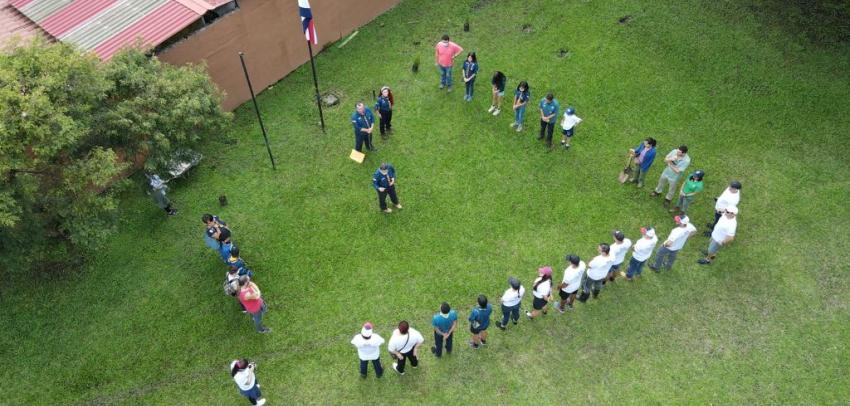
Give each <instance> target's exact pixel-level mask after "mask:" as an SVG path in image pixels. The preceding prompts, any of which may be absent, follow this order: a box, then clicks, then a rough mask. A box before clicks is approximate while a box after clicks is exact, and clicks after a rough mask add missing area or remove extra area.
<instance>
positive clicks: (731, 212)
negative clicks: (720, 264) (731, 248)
mask: <svg viewBox="0 0 850 406" xmlns="http://www.w3.org/2000/svg"><path fill="white" fill-rule="evenodd" d="M737 229H738V208H737V207H727V208H726V210H725V212H724V214H723V217H721V218H720V220H719V221H717V224H715V225H714V230H712V231H711V241H710V242H709V243H708V251H707V252H706V253H705V254H706V256H705V258H702V259H700V260H699V261H697V263H699V264H700V265H708V264H710V263H712V262H713V261H714V257H716V256H717V251H718V250H720V247H724V246H726V245H727V244H729V243H731V242H732V240H734V239H735V231H737Z"/></svg>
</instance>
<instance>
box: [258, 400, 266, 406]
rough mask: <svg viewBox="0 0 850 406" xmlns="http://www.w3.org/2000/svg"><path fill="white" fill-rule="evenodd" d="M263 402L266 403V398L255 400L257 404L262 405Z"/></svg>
mask: <svg viewBox="0 0 850 406" xmlns="http://www.w3.org/2000/svg"><path fill="white" fill-rule="evenodd" d="M264 404H266V398H262V399H260V400H258V401H257V406H263V405H264Z"/></svg>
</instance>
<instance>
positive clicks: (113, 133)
mask: <svg viewBox="0 0 850 406" xmlns="http://www.w3.org/2000/svg"><path fill="white" fill-rule="evenodd" d="M221 98H222V95H221V93H220V92H219V91H218V89H217V88H216V87H215V86H214V85H213V84H212V83H211V82H210V80H209V77H208V76H207V74H206V72H205V70H204V68H203V67H199V66H187V67H175V66H171V65H168V64H164V63H161V62H160V61H159V60H158V59H157V58H156V57H150V56H148V55H145V53H144V52H142V51H141V50H138V49H126V50H124V51H122V52H120V53H118V54H116V55H115V56H114V57H113V58H112V59H111V60H110V61H109V62H105V63H102V62H100V61H99V60H98V59H97V58H95V57H94V56H93V55H91V54H84V53H81V52H79V51H77V50H76V49H74V48H73V47H71V46H69V45H66V44H47V43H45V42H44V41H42V40H35V41H33V42H31V43H28V44H19V45H18V46H12V47H10V48H9V49H8V50H7V51H6V52H4V53H0V230H2V233H3V238H0V252H2V253H3V254H4V256H6V257H9V256H10V255H12V256H14V257H15V258H22V259H26V261H25V262H26V263H22V264H20V265H21V267H26V268H29V267H30V266H33V265H45V264H58V263H68V262H69V260H72V259H81V258H83V257H85V254H86V253H87V252H88V251H89V250H91V249H93V248H95V247H97V246H98V244H99V243H101V242H102V241H103V239H104V238H105V237H107V236H108V235H110V234H111V233H112V232H113V231H114V229H115V215H116V212H117V207H118V201H117V198H116V194H117V193H118V192H120V191H121V189H122V188H123V187H124V186H126V184H127V182H126V181H125V180H124V179H125V178H126V176H127V175H129V174H130V173H132V171H133V170H134V169H138V168H140V167H141V166H144V168H145V169H146V170H149V171H158V172H161V171H163V170H164V169H166V166H167V163H168V161H169V160H170V159H171V157H172V156H173V155H174V153H175V151H179V150H184V149H187V148H192V147H196V146H197V145H198V144H199V143H201V142H202V141H203V140H204V139H207V138H208V137H210V136H213V135H215V134H217V133H219V132H220V131H222V130H223V129H224V127H225V126H226V125H227V123H228V121H229V113H225V112H223V111H222V110H221V108H220V101H221Z"/></svg>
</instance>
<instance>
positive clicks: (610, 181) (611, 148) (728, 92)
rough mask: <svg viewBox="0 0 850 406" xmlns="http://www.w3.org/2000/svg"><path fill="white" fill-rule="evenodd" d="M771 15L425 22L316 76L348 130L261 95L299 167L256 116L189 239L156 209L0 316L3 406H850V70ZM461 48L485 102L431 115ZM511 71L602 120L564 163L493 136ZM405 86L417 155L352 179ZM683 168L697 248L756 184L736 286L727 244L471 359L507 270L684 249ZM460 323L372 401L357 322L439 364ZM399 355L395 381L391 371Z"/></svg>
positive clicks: (192, 204) (400, 156)
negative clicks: (384, 111)
mask: <svg viewBox="0 0 850 406" xmlns="http://www.w3.org/2000/svg"><path fill="white" fill-rule="evenodd" d="M771 4H774V3H772V2H761V1H752V0H747V1H745V2H736V1H719V2H717V1H715V2H709V1H676V2H662V1H654V2H653V1H621V0H616V1H579V0H577V1H519V0H511V1H508V0H503V1H500V0H490V1H477V2H475V1H469V0H464V1H460V0H456V1H450V0H408V1H404V2H403V3H402V4H401V5H399V6H398V7H397V8H395V9H393V10H391V11H390V12H388V13H386V14H385V15H383V16H381V17H379V18H378V19H377V20H376V21H374V22H373V23H371V24H369V25H367V26H366V27H363V28H362V29H361V30H360V34H359V35H358V36H357V37H356V38H355V39H354V40H352V41H351V42H350V43H348V45H346V46H345V47H344V48H342V49H338V48H337V47H335V46H334V47H331V48H329V49H328V50H326V51H325V52H323V53H322V54H321V56H319V57H318V59H317V65H318V69H319V75H320V77H319V81H320V85H321V87H322V89H323V90H330V91H334V92H336V93H337V94H340V95H341V96H342V104H341V105H340V106H338V107H333V108H330V109H327V110H325V119H326V121H327V124H328V129H327V133H326V134H322V132H321V130H320V129H319V127H318V125H317V123H318V119H317V115H316V112H315V105H314V104H313V99H312V97H313V94H312V92H313V89H312V82H311V80H310V73H309V66H302V67H301V68H300V69H298V70H297V71H295V72H294V73H292V74H291V75H289V76H288V77H287V78H285V79H284V80H282V81H281V82H280V83H278V84H277V85H275V86H274V87H273V88H272V89H269V90H267V91H265V92H263V93H262V94H261V95H260V96H259V98H258V99H259V102H260V104H261V107H262V111H263V114H264V117H265V119H266V126H267V128H268V129H269V131H270V139H271V142H272V150H273V151H274V153H275V154H276V157H277V160H278V170H277V171H272V170H271V168H270V165H269V163H268V159H267V156H266V151H265V148H264V146H263V145H262V137H261V134H260V131H259V126H258V125H257V124H256V120H255V117H254V112H253V110H252V109H253V107H251V106H250V105H245V106H242V108H240V109H239V110H237V112H236V118H235V123H234V126H233V128H232V131H231V132H230V133H229V134H222V137H221V139H220V140H215V141H214V142H211V143H210V144H209V145H208V147H207V148H206V149H205V150H204V151H203V152H204V154H205V156H206V159H205V161H204V163H203V164H202V165H201V166H200V167H199V168H197V169H196V170H194V172H193V173H191V175H190V176H189V178H188V179H186V180H181V181H179V182H177V183H176V184H173V187H172V193H171V196H172V198H173V200H174V201H175V202H176V204H177V206H178V208H179V209H180V214H179V215H178V216H176V217H174V218H165V217H164V216H163V214H162V212H161V211H159V210H158V209H157V208H156V207H155V206H154V205H153V203H152V202H151V201H150V200H149V199H148V198H147V197H145V196H144V195H143V194H142V193H141V188H139V189H137V190H133V191H131V192H129V193H127V195H126V197H125V198H124V199H123V200H122V208H121V220H120V221H121V223H120V230H121V231H120V233H119V234H118V235H116V236H115V237H114V238H113V240H112V241H111V242H110V243H109V244H108V245H107V246H105V247H104V248H103V249H102V250H100V251H99V252H98V254H97V257H96V258H95V259H94V260H93V261H92V262H91V263H90V265H88V266H87V267H85V268H84V269H82V270H80V271H78V272H68V273H57V274H54V275H42V276H35V277H33V278H31V279H27V280H25V279H23V278H20V277H14V276H13V277H12V281H11V283H9V284H6V288H4V289H3V291H2V296H0V305H2V308H3V309H4V311H3V312H0V322H2V325H3V328H2V333H0V346H2V348H3V350H2V352H3V353H4V354H5V357H4V358H5V359H6V362H7V366H6V367H5V368H3V371H2V373H0V377H2V380H3V382H4V385H3V386H4V388H7V391H6V394H5V395H4V396H3V398H2V400H0V404H9V405H18V404H45V405H48V404H49V405H56V404H199V405H202V404H212V405H215V404H242V403H244V404H247V401H245V400H244V399H243V398H241V397H240V395H239V394H238V393H237V392H236V388H235V385H234V384H233V382H232V380H231V378H230V376H229V373H228V365H229V362H230V360H232V359H234V358H236V357H243V356H245V357H249V358H251V359H253V360H256V361H257V362H258V364H259V371H258V376H259V379H260V381H261V383H262V389H263V392H264V394H265V396H266V397H267V398H268V399H269V402H271V403H270V404H275V405H282V404H336V403H339V404H354V403H364V402H368V403H381V404H383V403H414V402H415V403H429V404H437V403H441V404H459V403H473V402H476V403H479V404H532V403H535V404H556V403H559V404H566V403H568V402H587V403H594V404H622V403H665V404H666V403H703V404H705V403H713V404H745V403H750V404H753V403H760V404H761V403H774V404H788V403H791V404H803V403H806V404H846V402H847V399H848V398H850V381H848V377H850V368H848V365H850V349H848V342H850V283H848V279H847V278H846V275H847V271H848V261H849V260H850V255H848V251H850V244H849V243H848V241H847V235H848V232H850V224H849V223H850V209H848V205H847V200H848V197H850V193H848V187H850V181H849V180H850V169H848V168H849V167H850V166H849V165H848V163H850V160H849V159H848V158H847V154H848V152H850V141H848V133H850V115H848V106H850V75H848V72H850V58H848V54H850V53H848V50H850V49H848V46H847V43H839V44H823V43H821V42H817V43H813V42H810V40H809V39H808V38H810V37H809V36H807V35H806V32H805V29H806V27H800V26H796V25H794V24H788V23H787V21H786V20H783V19H782V18H779V17H776V16H774V15H773V14H771V12H768V11H765V10H767V9H769V7H768V6H769V5H771ZM625 15H631V16H632V18H631V20H630V21H629V22H628V23H627V24H620V23H618V19H620V18H621V17H623V16H625ZM467 17H468V18H469V20H470V24H471V27H472V29H471V31H470V32H462V30H461V27H462V24H463V21H464V20H465V19H466V18H467ZM317 19H318V20H317V24H318V30H319V33H320V34H319V35H322V32H323V31H322V30H323V29H324V30H326V31H325V32H326V33H325V34H324V35H331V34H332V33H331V31H332V29H331V27H323V26H322V23H321V16H318V17H317ZM523 24H530V26H531V32H530V33H526V32H523V30H522V29H521V27H522V26H523ZM445 32H448V33H449V34H451V35H452V39H453V40H455V41H456V42H458V43H459V44H460V45H461V46H463V47H464V48H465V49H467V50H476V51H477V52H478V55H479V61H480V64H481V74H480V76H481V78H480V80H479V81H478V85H477V93H476V96H475V100H474V101H473V102H472V103H465V102H463V100H462V98H463V87H462V85H461V83H460V82H459V80H460V79H459V77H460V73H459V70H458V69H456V70H455V80H456V82H457V86H456V89H455V91H454V92H453V93H451V94H448V95H447V94H445V93H444V92H439V91H438V90H437V84H438V74H437V72H436V70H435V68H433V48H432V47H433V44H434V43H435V42H436V40H437V39H438V38H439V36H440V35H442V34H443V33H445ZM561 48H564V49H567V50H569V54H568V55H567V56H566V57H564V58H559V57H558V52H559V50H560V49H561ZM305 52H306V51H305ZM416 56H420V57H421V58H422V70H421V71H420V73H419V74H413V73H411V71H410V65H411V63H412V61H413V59H414V58H415V57H416ZM234 57H235V56H234ZM248 63H249V65H250V64H251V56H250V55H248ZM495 69H500V70H503V71H504V72H506V74H507V75H508V78H509V79H508V80H509V81H508V87H509V89H513V87H515V86H516V83H517V81H518V80H521V79H526V80H528V81H529V83H530V85H531V89H532V96H533V97H532V100H533V101H535V103H536V101H537V100H539V98H540V97H542V96H543V95H544V94H545V93H546V92H547V91H549V90H552V91H554V93H555V95H556V97H557V98H558V99H559V100H560V102H561V105H562V106H564V107H566V106H567V105H571V106H574V107H575V108H576V109H577V113H578V115H579V116H580V117H582V118H583V119H584V122H583V123H582V124H581V125H580V126H579V128H578V130H577V135H576V137H575V139H574V146H573V148H572V149H571V150H570V151H569V152H567V153H565V152H564V151H561V150H555V151H554V152H552V153H547V152H546V151H545V148H544V147H543V146H542V145H541V144H539V143H538V142H537V141H535V140H534V136H535V132H534V131H535V130H536V128H537V113H536V109H530V110H529V113H528V116H527V118H526V127H527V130H526V131H525V132H524V133H522V134H517V133H515V132H512V131H510V129H509V128H508V125H509V123H510V122H511V119H512V117H511V115H510V114H503V115H500V116H498V117H492V116H488V115H487V114H486V113H485V110H486V109H487V107H488V106H489V84H488V82H489V77H490V75H491V74H492V72H493V70H495ZM384 84H388V85H390V86H391V87H392V88H393V90H394V93H395V95H396V99H397V100H396V101H397V106H396V107H397V108H396V112H395V117H394V122H395V129H396V132H395V134H394V135H393V136H392V138H391V139H390V140H389V141H386V142H382V141H378V140H379V137H377V136H376V137H375V138H376V144H377V146H378V148H379V149H380V151H379V152H378V153H376V154H370V156H369V157H368V158H367V160H366V162H365V163H364V164H363V165H362V166H358V165H356V164H354V163H353V162H352V161H350V160H349V159H348V158H347V156H348V152H349V150H350V149H351V146H352V142H353V140H352V138H353V136H352V131H351V125H350V122H349V120H348V117H349V115H350V114H351V112H352V111H353V104H354V102H355V101H357V100H358V99H361V98H363V99H367V100H370V101H371V94H372V89H377V88H379V87H380V86H381V85H384ZM508 103H509V101H508ZM370 104H371V102H370ZM376 133H377V131H376ZM646 136H653V137H655V138H656V139H658V140H659V158H658V161H656V164H655V165H654V167H653V168H652V170H651V172H650V174H649V176H648V177H647V180H648V186H647V188H644V189H642V190H638V189H635V188H633V187H624V186H621V185H620V184H619V183H617V181H616V175H617V173H618V171H619V169H620V166H621V165H622V162H623V160H624V154H625V152H626V150H627V149H628V148H629V147H633V146H635V145H637V143H638V142H639V141H640V140H641V139H642V138H644V137H646ZM226 140H231V141H235V143H227V142H223V141H226ZM680 143H686V144H688V145H689V147H690V148H691V156H692V162H693V163H692V166H691V169H703V170H705V171H706V173H707V176H706V191H705V193H704V194H703V195H701V196H700V197H699V199H698V200H697V202H696V203H695V204H693V205H692V208H691V209H690V214H691V218H692V219H693V220H694V222H695V223H696V225H697V226H698V227H699V228H700V231H702V230H703V229H704V223H705V222H706V221H708V220H710V219H711V216H712V214H711V213H712V206H713V199H712V198H713V197H715V196H717V195H719V194H720V192H721V191H722V190H723V188H724V187H725V184H726V183H727V182H728V181H729V180H731V179H739V180H741V181H742V182H743V185H744V187H743V190H742V193H743V198H742V203H741V205H740V208H741V215H740V216H739V229H738V236H737V239H736V241H735V242H734V244H732V246H731V247H729V248H728V249H724V250H723V251H721V253H720V255H719V258H718V261H717V262H716V263H715V264H713V265H711V266H710V267H701V266H699V265H697V264H696V260H697V259H698V258H699V250H700V249H703V248H705V246H706V245H707V239H706V238H704V237H702V236H699V237H694V238H693V239H692V240H691V241H690V242H689V243H688V245H687V246H686V247H685V250H684V251H683V252H682V254H681V255H680V256H679V261H678V262H677V264H676V267H675V269H674V272H672V273H667V274H661V275H656V274H653V273H651V272H650V273H649V275H645V276H644V277H643V278H642V279H641V280H639V281H637V282H635V283H632V284H627V282H625V281H618V282H617V283H616V284H615V285H614V286H609V287H606V290H604V291H603V292H602V295H601V296H600V299H598V300H596V301H591V302H589V303H588V304H585V305H581V304H577V309H576V311H574V312H572V313H568V314H565V315H560V314H556V313H552V312H550V314H549V315H548V316H546V317H544V318H542V319H540V320H535V321H533V322H527V321H525V320H522V321H521V323H520V325H519V326H518V328H511V329H509V330H508V331H507V332H501V331H498V330H497V329H493V331H491V336H490V340H489V341H490V342H489V345H488V346H487V348H484V349H481V350H478V351H473V350H471V349H469V347H468V346H466V340H467V339H468V334H467V331H468V330H467V329H468V324H467V323H466V322H465V318H466V316H467V315H468V311H469V309H470V308H471V307H472V305H473V303H474V302H475V298H476V297H477V295H478V294H479V293H485V294H487V295H488V296H489V297H490V299H491V301H492V302H494V303H495V302H496V301H497V300H498V297H499V296H500V294H501V292H502V291H503V290H504V289H505V287H506V279H507V277H508V276H509V275H516V276H518V277H519V278H520V279H521V280H522V281H523V282H525V283H526V284H528V283H529V282H530V281H531V279H532V278H533V277H534V275H535V272H536V269H537V267H539V266H541V265H552V266H554V267H555V269H556V272H555V278H556V279H560V278H561V276H562V270H563V268H564V265H565V264H564V261H563V256H564V254H566V253H570V252H572V253H577V254H579V255H580V256H581V257H582V258H583V259H589V258H590V257H591V256H592V255H593V254H594V250H595V246H596V244H597V243H598V242H600V241H610V240H611V237H610V233H611V230H613V229H615V228H619V229H623V230H625V231H626V234H627V236H628V237H630V238H632V239H635V238H637V236H638V231H637V230H638V228H639V227H640V226H642V225H646V224H654V225H656V226H657V228H658V230H659V235H660V237H661V238H662V239H663V238H664V237H666V236H667V233H668V232H669V230H670V228H671V226H672V221H671V219H670V216H669V214H668V213H667V212H666V210H664V209H663V208H662V207H661V200H660V198H659V199H651V198H649V197H648V193H649V189H650V187H651V186H654V184H655V182H656V180H657V177H658V175H659V173H660V170H661V165H660V164H659V162H660V161H661V158H662V157H663V155H664V154H665V153H666V152H668V151H669V150H670V149H672V148H674V147H675V146H677V145H678V144H680ZM384 160H386V161H390V162H392V163H393V164H394V165H395V167H396V169H397V172H398V179H399V195H400V198H401V200H402V203H403V204H404V205H405V208H404V209H403V210H402V211H401V212H397V213H393V214H392V215H383V214H380V213H379V212H378V210H377V204H376V202H375V193H374V191H373V190H372V188H371V184H370V181H371V174H372V172H373V171H374V170H375V168H376V166H377V165H378V163H379V162H381V161H384ZM221 194H226V195H227V196H228V199H229V201H230V205H228V206H227V207H225V208H219V207H218V201H217V197H218V196H219V195H221ZM204 212H212V213H215V214H218V215H220V216H221V217H222V218H224V219H225V220H227V221H228V222H230V223H232V225H233V231H234V235H235V240H236V241H237V243H238V244H239V245H240V247H241V248H242V253H243V257H244V258H245V259H246V260H247V261H248V263H249V264H250V265H252V268H254V270H255V272H256V274H257V278H256V281H257V283H258V284H259V286H260V288H261V289H262V290H263V293H264V296H265V298H266V300H267V302H268V304H269V308H270V310H269V313H268V314H267V317H266V324H267V325H268V326H270V327H271V328H272V329H273V332H272V334H269V335H259V334H256V333H255V332H254V331H253V325H252V322H251V320H250V319H249V318H248V317H246V316H244V315H243V314H241V313H240V312H239V311H238V310H239V309H238V306H237V304H236V303H235V302H234V300H232V299H231V298H228V297H226V296H224V295H223V293H222V291H221V286H220V285H221V280H222V278H223V275H224V269H223V266H222V264H221V263H220V261H219V260H218V259H217V257H216V255H215V254H214V253H213V252H212V251H210V250H209V249H207V248H206V247H205V246H204V244H203V241H202V232H203V230H202V225H201V223H200V216H201V214H202V213H204ZM6 265H10V264H6ZM444 300H445V301H448V302H449V303H451V304H452V305H453V307H455V308H457V309H459V311H460V316H461V319H462V320H464V321H463V322H461V326H460V329H459V333H458V335H457V336H456V341H455V342H456V351H455V353H454V354H452V355H451V356H449V357H444V359H442V360H435V359H434V358H433V357H432V356H431V355H430V353H429V352H428V351H427V347H423V350H425V351H423V353H424V355H423V357H422V358H423V360H422V365H421V367H420V368H419V369H418V370H410V371H409V372H408V373H407V374H406V375H405V376H404V377H399V376H396V375H395V374H394V373H393V372H392V371H391V370H388V372H387V375H386V376H385V377H384V378H383V379H382V380H375V379H374V378H373V377H370V379H369V380H367V381H361V380H360V379H359V378H358V375H357V355H356V351H355V349H354V348H353V347H352V346H351V345H350V344H349V343H348V342H349V340H350V339H351V336H352V335H354V334H355V333H356V332H357V331H359V327H360V324H361V323H362V322H364V321H366V320H371V321H373V322H374V323H375V324H376V331H377V332H378V333H379V334H381V335H382V336H384V337H385V338H389V336H390V334H391V332H392V329H393V326H394V325H395V324H396V323H397V322H398V321H399V320H401V319H407V320H410V321H411V324H412V326H413V327H414V328H417V329H419V330H420V331H421V332H422V333H423V335H424V336H425V337H426V346H430V345H431V343H433V337H432V334H430V331H431V330H430V327H429V320H430V317H431V315H432V314H433V313H434V312H435V311H436V310H437V309H438V307H439V304H440V302H442V301H444ZM524 303H525V304H526V305H530V300H528V299H527V300H526V301H525V302H524ZM498 313H499V312H494V315H496V314H498ZM382 359H383V361H384V365H385V366H386V367H388V366H389V364H390V360H389V357H388V356H387V355H386V347H384V348H383V357H382Z"/></svg>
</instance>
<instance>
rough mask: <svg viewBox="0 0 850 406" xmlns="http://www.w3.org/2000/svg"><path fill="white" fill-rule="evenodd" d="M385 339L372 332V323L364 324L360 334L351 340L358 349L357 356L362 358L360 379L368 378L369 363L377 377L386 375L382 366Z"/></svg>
mask: <svg viewBox="0 0 850 406" xmlns="http://www.w3.org/2000/svg"><path fill="white" fill-rule="evenodd" d="M383 343H384V338H383V337H381V336H379V335H378V334H376V333H373V332H372V323H369V322H367V323H365V324H363V328H361V329H360V334H357V335H355V336H354V338H352V339H351V344H352V345H354V346H355V347H357V356H358V357H359V358H360V377H361V378H364V379H365V378H366V374H367V372H368V369H369V361H372V366H373V367H374V368H375V376H376V377H378V378H380V377H381V376H383V375H384V367H383V366H381V344H383Z"/></svg>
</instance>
